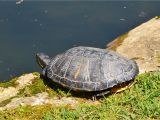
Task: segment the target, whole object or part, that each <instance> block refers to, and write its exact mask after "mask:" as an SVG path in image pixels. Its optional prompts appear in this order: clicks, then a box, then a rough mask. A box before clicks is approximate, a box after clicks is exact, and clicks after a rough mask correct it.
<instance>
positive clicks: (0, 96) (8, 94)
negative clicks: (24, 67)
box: [0, 73, 37, 102]
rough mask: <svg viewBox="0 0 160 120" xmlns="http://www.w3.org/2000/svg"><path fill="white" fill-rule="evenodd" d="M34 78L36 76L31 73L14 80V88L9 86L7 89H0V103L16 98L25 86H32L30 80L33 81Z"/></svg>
mask: <svg viewBox="0 0 160 120" xmlns="http://www.w3.org/2000/svg"><path fill="white" fill-rule="evenodd" d="M36 77H37V76H36V75H33V74H32V73H30V74H25V75H22V76H21V77H19V78H17V79H16V81H15V84H16V86H15V87H14V86H10V87H7V88H4V87H0V102H2V101H4V100H7V99H10V98H12V97H14V96H16V95H17V94H18V93H19V90H20V89H23V88H24V87H26V86H27V85H30V84H32V80H34V79H35V78H36Z"/></svg>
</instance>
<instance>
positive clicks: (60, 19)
mask: <svg viewBox="0 0 160 120" xmlns="http://www.w3.org/2000/svg"><path fill="white" fill-rule="evenodd" d="M159 8H160V2H95V1H94V2H73V1H72V2H62V1H61V2H38V1H37V2H31V1H30V2H26V1H25V0H24V1H23V2H22V3H21V4H16V3H15V2H4V1H1V2H0V81H1V82H3V81H7V80H9V79H10V78H12V77H14V76H18V75H20V74H23V73H28V72H34V71H41V69H40V68H39V66H38V65H37V64H36V62H35V54H36V53H37V52H45V53H47V54H48V55H50V56H55V55H56V54H58V53H61V52H63V51H65V50H67V49H69V48H71V47H73V46H80V45H81V46H92V47H100V48H105V47H106V44H107V43H109V42H110V41H112V40H113V39H114V38H116V37H117V36H119V35H121V34H123V33H125V32H127V31H128V30H130V29H132V28H134V27H135V26H137V25H139V24H141V23H143V22H145V21H147V20H149V19H150V18H152V17H154V16H156V15H159V14H160V13H159Z"/></svg>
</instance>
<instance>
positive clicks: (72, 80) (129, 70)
mask: <svg viewBox="0 0 160 120" xmlns="http://www.w3.org/2000/svg"><path fill="white" fill-rule="evenodd" d="M45 72H46V75H47V77H48V78H50V79H52V80H53V81H55V82H57V83H59V84H61V85H62V86H65V87H68V88H70V89H73V90H82V91H101V90H105V89H108V88H111V87H113V86H115V85H117V84H121V83H123V82H126V81H130V80H132V79H133V78H134V77H135V76H136V75H137V74H138V72H139V70H138V67H137V64H136V62H135V61H133V60H129V59H127V58H125V57H123V56H121V55H119V54H118V53H115V52H113V51H109V50H106V49H99V48H92V47H74V48H71V49H69V50H67V51H66V52H64V53H62V54H60V55H57V56H56V57H54V58H53V59H51V61H50V63H49V64H48V66H47V69H46V71H45Z"/></svg>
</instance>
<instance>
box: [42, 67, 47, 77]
mask: <svg viewBox="0 0 160 120" xmlns="http://www.w3.org/2000/svg"><path fill="white" fill-rule="evenodd" d="M46 70H47V67H45V68H43V71H42V75H43V77H46Z"/></svg>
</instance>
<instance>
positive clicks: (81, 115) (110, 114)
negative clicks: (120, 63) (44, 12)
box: [0, 72, 160, 120]
mask: <svg viewBox="0 0 160 120" xmlns="http://www.w3.org/2000/svg"><path fill="white" fill-rule="evenodd" d="M41 81H42V80H41ZM135 81H136V83H135V84H134V85H133V86H132V87H131V88H130V89H128V90H125V91H124V92H121V93H119V94H112V95H110V96H108V97H103V98H101V99H100V101H101V104H100V105H89V104H86V103H79V104H78V105H77V106H75V108H74V109H73V108H71V107H69V106H61V107H55V106H54V105H53V106H51V105H43V106H34V107H31V106H25V107H19V108H16V109H14V110H6V111H3V112H0V119H1V120H6V119H8V120H12V119H13V120H14V119H22V120H23V119H34V120H40V119H41V120H54V119H55V120H97V119H100V120H119V119H120V120H146V119H160V72H151V73H144V74H141V75H139V76H138V77H137V78H136V79H135ZM38 84H39V85H37V86H36V85H35V89H36V91H39V92H41V90H42V91H44V90H47V89H48V88H46V86H42V83H38ZM32 87H34V86H32ZM36 87H37V88H36ZM38 87H42V89H40V90H39V88H38ZM43 87H44V88H43ZM49 89H51V88H49ZM30 90H31V91H30V92H32V93H33V94H34V93H37V92H35V90H33V88H32V89H30ZM51 90H52V89H51ZM52 91H53V90H52ZM62 91H63V90H62ZM54 94H55V95H56V94H57V93H56V92H55V93H54ZM58 94H59V93H58Z"/></svg>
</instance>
